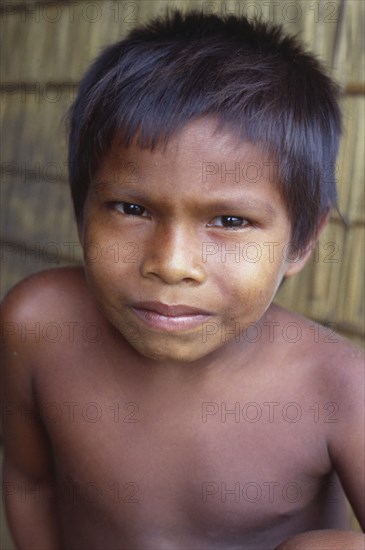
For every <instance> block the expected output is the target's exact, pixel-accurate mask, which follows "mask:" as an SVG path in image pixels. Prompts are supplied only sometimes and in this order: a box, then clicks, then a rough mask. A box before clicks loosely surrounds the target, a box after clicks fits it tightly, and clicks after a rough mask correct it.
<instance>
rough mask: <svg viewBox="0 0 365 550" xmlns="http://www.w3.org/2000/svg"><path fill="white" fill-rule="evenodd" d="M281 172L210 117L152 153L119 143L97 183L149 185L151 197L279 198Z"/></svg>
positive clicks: (260, 152)
mask: <svg viewBox="0 0 365 550" xmlns="http://www.w3.org/2000/svg"><path fill="white" fill-rule="evenodd" d="M276 172H277V167H276V165H275V162H274V161H273V160H272V157H270V155H269V154H268V153H267V152H265V151H264V149H263V148H262V147H260V146H258V145H255V144H253V143H250V142H248V141H243V140H242V139H240V138H239V137H238V136H237V135H236V133H235V132H234V131H233V130H229V129H225V128H223V129H222V128H220V127H219V126H218V123H217V122H216V121H215V120H214V119H212V118H206V119H199V120H197V121H194V122H191V123H189V124H187V125H186V126H185V127H184V128H183V129H182V130H180V131H179V132H178V133H176V134H175V135H174V136H173V137H171V138H170V139H169V140H168V142H167V144H165V145H163V144H159V145H158V146H157V147H156V148H155V149H153V150H152V151H151V150H150V149H148V148H142V147H140V146H138V144H137V143H136V140H135V141H134V142H133V143H132V144H131V145H130V146H129V147H125V146H121V145H120V144H118V142H117V140H115V141H114V143H113V146H112V148H111V150H110V151H109V152H108V154H107V155H106V156H105V158H104V159H103V162H102V164H101V167H100V170H99V173H98V176H97V178H96V182H95V183H96V184H99V185H100V187H104V186H106V185H111V184H113V185H116V184H118V185H119V186H122V187H123V186H125V185H129V186H130V185H132V186H134V187H139V188H142V187H144V186H147V185H148V189H149V192H151V193H153V191H155V192H156V193H157V192H159V193H163V192H167V193H173V194H176V193H178V194H179V195H181V196H183V195H184V194H186V195H187V194H188V193H195V194H197V193H201V192H202V191H205V192H209V194H210V193H212V194H215V195H217V196H218V195H219V194H221V193H223V192H225V193H232V195H236V196H237V195H240V194H242V193H246V194H247V193H250V194H251V193H254V194H255V195H257V194H259V195H267V194H268V193H269V194H270V195H273V196H272V197H270V198H273V199H274V198H275V197H277V198H278V197H279V195H280V191H279V186H278V185H277V181H276V180H277V177H276ZM202 198H203V197H202Z"/></svg>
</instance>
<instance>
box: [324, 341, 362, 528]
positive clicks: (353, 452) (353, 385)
mask: <svg viewBox="0 0 365 550" xmlns="http://www.w3.org/2000/svg"><path fill="white" fill-rule="evenodd" d="M364 372H365V371H364V360H363V356H362V354H361V352H360V351H359V350H356V348H354V347H352V346H350V345H349V346H346V347H345V350H344V353H341V354H340V358H339V359H338V365H337V366H335V368H334V372H333V376H334V378H335V381H334V383H333V386H334V387H335V393H336V401H337V404H338V419H337V422H334V423H332V424H329V430H328V432H329V435H328V449H329V453H330V457H331V461H332V463H333V465H334V468H335V470H336V472H337V473H338V476H339V478H340V480H341V483H342V485H343V488H344V490H345V492H346V495H347V497H348V499H349V501H350V504H351V506H352V508H353V510H354V512H355V514H356V516H357V519H358V521H359V523H360V525H361V526H362V529H363V530H365V435H364V434H365V396H364V394H365V377H364ZM331 385H332V384H331Z"/></svg>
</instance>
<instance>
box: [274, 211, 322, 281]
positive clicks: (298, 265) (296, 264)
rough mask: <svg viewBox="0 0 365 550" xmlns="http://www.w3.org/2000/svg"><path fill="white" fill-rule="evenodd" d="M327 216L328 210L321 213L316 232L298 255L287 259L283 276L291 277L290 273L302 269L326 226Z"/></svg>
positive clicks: (292, 273)
mask: <svg viewBox="0 0 365 550" xmlns="http://www.w3.org/2000/svg"><path fill="white" fill-rule="evenodd" d="M329 218H330V211H329V210H328V211H327V212H325V213H324V214H323V216H322V218H321V221H320V222H319V224H318V227H317V231H316V234H315V235H314V236H313V237H312V238H311V239H310V241H309V242H308V243H307V244H306V246H305V247H304V248H302V249H300V250H299V251H298V255H297V257H296V258H295V259H293V260H292V261H289V260H288V267H287V270H286V271H285V273H284V277H291V276H292V275H295V274H296V273H299V271H301V270H302V269H303V267H304V266H305V264H306V263H307V261H308V260H309V258H310V256H311V254H312V252H313V250H314V247H315V245H316V242H317V240H318V237H319V236H320V234H321V233H322V231H323V230H324V228H325V227H326V225H327V223H328V220H329Z"/></svg>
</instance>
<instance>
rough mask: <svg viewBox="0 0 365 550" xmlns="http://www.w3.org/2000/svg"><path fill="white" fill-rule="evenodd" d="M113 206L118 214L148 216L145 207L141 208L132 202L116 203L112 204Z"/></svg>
mask: <svg viewBox="0 0 365 550" xmlns="http://www.w3.org/2000/svg"><path fill="white" fill-rule="evenodd" d="M112 206H113V207H114V208H115V209H116V210H118V212H121V213H122V214H125V215H126V216H146V215H147V210H146V209H145V208H144V207H143V206H139V204H133V203H131V202H114V203H112Z"/></svg>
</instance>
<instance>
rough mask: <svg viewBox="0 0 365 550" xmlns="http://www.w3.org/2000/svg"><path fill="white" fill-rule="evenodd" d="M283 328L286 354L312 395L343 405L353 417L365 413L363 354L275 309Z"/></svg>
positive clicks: (315, 325)
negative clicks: (353, 414) (355, 408)
mask: <svg viewBox="0 0 365 550" xmlns="http://www.w3.org/2000/svg"><path fill="white" fill-rule="evenodd" d="M273 311H274V314H273V315H274V316H275V319H276V320H278V321H277V322H278V323H279V326H280V327H281V332H280V338H281V340H282V346H283V349H284V350H285V351H284V353H285V354H286V356H287V357H288V358H290V359H291V361H290V362H291V364H295V365H296V370H297V373H298V375H300V373H301V372H303V374H304V376H303V380H306V383H307V384H308V391H312V392H313V394H316V395H317V396H319V397H322V398H323V399H325V400H326V401H333V402H336V403H340V404H341V405H342V409H343V411H347V412H348V413H350V411H351V410H353V409H354V407H357V409H358V412H361V411H362V414H363V411H364V382H365V362H364V352H363V350H362V349H360V348H359V347H358V346H356V345H355V344H353V343H352V342H351V341H350V340H348V339H347V338H345V337H343V336H341V335H340V334H338V333H336V331H335V330H334V329H335V327H334V326H332V325H331V326H330V327H325V326H322V325H320V324H318V323H316V322H314V321H312V320H310V319H307V318H305V317H303V316H301V315H299V314H297V313H293V312H290V311H287V310H285V309H283V308H281V307H278V306H274V310H273Z"/></svg>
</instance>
